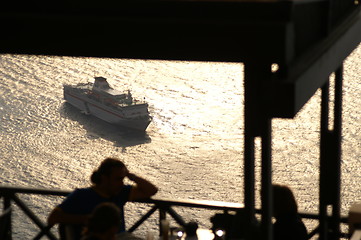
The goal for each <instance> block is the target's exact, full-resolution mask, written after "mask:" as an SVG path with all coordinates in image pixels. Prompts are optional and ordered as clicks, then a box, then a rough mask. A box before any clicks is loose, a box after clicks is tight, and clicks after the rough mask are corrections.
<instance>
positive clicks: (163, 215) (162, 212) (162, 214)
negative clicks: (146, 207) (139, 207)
mask: <svg viewBox="0 0 361 240" xmlns="http://www.w3.org/2000/svg"><path fill="white" fill-rule="evenodd" d="M166 217H167V216H166V211H165V210H164V209H163V208H162V207H160V208H159V236H161V235H162V232H163V227H162V220H165V219H166Z"/></svg>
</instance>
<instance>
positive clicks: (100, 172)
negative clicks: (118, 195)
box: [90, 158, 125, 184]
mask: <svg viewBox="0 0 361 240" xmlns="http://www.w3.org/2000/svg"><path fill="white" fill-rule="evenodd" d="M124 167H125V164H124V163H123V162H122V161H120V160H119V159H116V158H106V159H104V160H103V161H102V163H101V164H100V166H99V168H98V169H97V170H95V171H94V172H93V173H92V175H91V176H90V181H91V182H92V183H94V184H98V183H100V181H101V176H109V175H110V174H111V173H112V170H113V169H114V168H124Z"/></svg>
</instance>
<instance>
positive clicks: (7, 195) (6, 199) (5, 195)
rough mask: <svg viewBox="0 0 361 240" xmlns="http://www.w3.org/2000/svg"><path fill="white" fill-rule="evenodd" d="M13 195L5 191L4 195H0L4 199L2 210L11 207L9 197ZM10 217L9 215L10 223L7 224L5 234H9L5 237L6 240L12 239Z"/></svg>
mask: <svg viewBox="0 0 361 240" xmlns="http://www.w3.org/2000/svg"><path fill="white" fill-rule="evenodd" d="M12 194H13V193H11V192H10V191H7V192H6V193H4V194H3V195H2V197H3V198H4V202H3V205H4V209H3V210H6V209H8V208H10V207H11V196H12ZM11 216H12V215H10V221H9V224H7V228H8V230H7V232H8V233H9V235H8V236H7V239H6V240H11V239H12V232H13V231H12V224H11V222H12V219H11V218H12V217H11Z"/></svg>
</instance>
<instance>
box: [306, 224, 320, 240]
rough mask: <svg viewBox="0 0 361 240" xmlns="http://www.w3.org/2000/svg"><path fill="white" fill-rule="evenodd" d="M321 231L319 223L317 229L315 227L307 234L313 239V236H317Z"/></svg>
mask: <svg viewBox="0 0 361 240" xmlns="http://www.w3.org/2000/svg"><path fill="white" fill-rule="evenodd" d="M319 231H320V225H318V226H317V227H316V228H315V229H313V230H312V231H311V232H310V233H309V234H308V235H307V236H308V239H311V238H312V237H313V236H315V235H316V234H317V233H318V232H319Z"/></svg>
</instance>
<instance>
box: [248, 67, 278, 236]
mask: <svg viewBox="0 0 361 240" xmlns="http://www.w3.org/2000/svg"><path fill="white" fill-rule="evenodd" d="M270 77H271V65H270V64H267V63H260V62H257V63H255V62H246V63H245V84H244V86H245V91H244V92H245V93H244V94H245V110H244V118H245V128H244V194H245V196H244V203H245V211H246V218H247V223H248V224H250V226H247V228H246V229H247V230H248V232H247V233H246V239H249V240H250V239H255V238H256V235H255V234H256V233H255V232H254V231H253V230H254V229H255V226H254V225H253V223H254V219H255V138H256V137H258V136H260V137H261V138H262V145H261V147H262V180H261V181H262V190H261V198H262V199H261V200H262V224H261V236H260V238H261V239H262V240H271V239H272V237H273V232H272V215H273V214H272V188H271V185H272V164H271V118H270V117H269V116H268V112H267V109H266V102H267V99H264V96H266V94H264V91H265V90H266V89H265V87H264V86H265V84H264V83H265V82H267V81H270Z"/></svg>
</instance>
